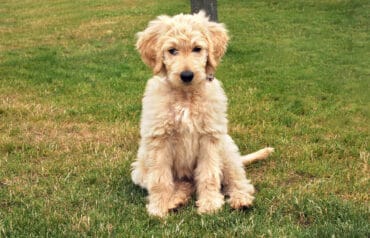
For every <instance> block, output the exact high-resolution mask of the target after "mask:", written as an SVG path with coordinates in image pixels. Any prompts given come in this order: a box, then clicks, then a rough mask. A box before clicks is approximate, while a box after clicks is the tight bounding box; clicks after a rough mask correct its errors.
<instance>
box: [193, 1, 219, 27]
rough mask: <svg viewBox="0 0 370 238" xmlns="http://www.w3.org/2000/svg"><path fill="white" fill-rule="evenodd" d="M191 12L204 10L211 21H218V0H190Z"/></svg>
mask: <svg viewBox="0 0 370 238" xmlns="http://www.w3.org/2000/svg"><path fill="white" fill-rule="evenodd" d="M190 5H191V13H197V12H199V11H200V10H204V11H205V12H206V14H207V16H209V18H210V20H211V21H215V22H217V21H218V18H217V0H190Z"/></svg>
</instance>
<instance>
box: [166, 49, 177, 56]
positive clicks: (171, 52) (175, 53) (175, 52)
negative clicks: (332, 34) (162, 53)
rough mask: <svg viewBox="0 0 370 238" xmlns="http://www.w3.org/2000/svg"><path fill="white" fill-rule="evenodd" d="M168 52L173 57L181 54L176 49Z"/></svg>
mask: <svg viewBox="0 0 370 238" xmlns="http://www.w3.org/2000/svg"><path fill="white" fill-rule="evenodd" d="M168 52H169V53H170V54H171V55H177V54H178V53H179V51H178V50H176V49H174V48H171V49H169V50H168Z"/></svg>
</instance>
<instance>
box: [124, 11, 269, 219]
mask: <svg viewBox="0 0 370 238" xmlns="http://www.w3.org/2000/svg"><path fill="white" fill-rule="evenodd" d="M227 42H228V36H227V31H226V29H225V27H224V25H223V24H220V23H215V22H210V21H209V20H208V18H207V17H206V16H205V14H204V13H203V12H200V13H199V14H195V15H184V14H180V15H176V16H174V17H168V16H159V17H158V18H157V19H155V20H153V21H151V22H150V23H149V26H148V27H147V28H146V29H145V30H144V31H143V32H139V33H138V41H137V44H136V46H137V49H138V51H139V52H140V55H141V58H142V60H143V61H144V63H146V64H147V65H148V66H149V67H151V68H152V69H153V73H154V76H153V78H151V79H150V80H149V81H148V83H147V86H146V89H145V94H144V98H143V110H142V115H141V131H140V134H141V141H140V146H139V151H138V156H137V160H136V161H135V162H134V163H133V164H132V168H133V170H132V174H131V176H132V180H133V182H134V183H135V184H137V185H139V186H141V187H143V188H145V189H147V190H148V193H149V195H148V198H149V203H148V205H147V210H148V212H149V214H151V215H155V216H160V217H163V216H165V215H166V214H167V213H168V212H169V211H170V210H171V209H175V208H177V207H178V206H180V205H183V204H185V203H186V202H187V201H188V200H189V198H190V196H191V194H192V193H193V192H194V191H196V193H197V202H196V204H197V206H198V212H199V213H210V212H214V211H217V210H218V209H219V208H220V207H221V206H222V205H223V204H224V195H228V196H229V197H230V198H229V200H228V202H229V203H230V205H231V207H233V208H235V209H238V208H242V207H245V206H250V205H251V204H252V201H253V199H254V197H253V193H254V187H253V185H251V184H250V182H249V181H248V180H247V179H246V177H245V171H244V168H243V163H245V164H246V163H250V162H253V161H254V160H258V159H263V158H266V157H267V156H268V155H269V154H270V153H271V152H272V150H273V149H272V148H265V149H262V150H260V151H258V152H255V153H253V154H250V155H247V156H244V157H242V156H241V155H240V154H239V151H238V148H237V146H236V145H235V143H234V142H233V140H232V139H231V137H230V136H229V135H228V134H227V117H226V116H227V115H226V110H227V98H226V95H225V93H224V91H223V89H222V86H221V83H220V82H219V81H218V80H217V79H214V80H212V81H210V80H207V76H208V75H210V74H213V73H214V71H215V69H216V67H217V65H218V64H219V62H220V60H221V58H222V56H223V55H224V53H225V51H226V47H227ZM196 48H198V49H200V50H194V49H196ZM171 49H172V50H173V51H174V50H175V53H174V52H172V53H171ZM185 70H187V71H191V72H193V73H194V78H193V80H192V81H191V83H184V82H182V80H181V76H180V74H181V72H183V71H185ZM221 185H222V186H223V191H221Z"/></svg>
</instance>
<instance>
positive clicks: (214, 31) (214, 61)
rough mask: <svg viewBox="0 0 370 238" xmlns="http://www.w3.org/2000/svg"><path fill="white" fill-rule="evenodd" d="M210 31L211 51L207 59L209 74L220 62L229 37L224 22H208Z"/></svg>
mask: <svg viewBox="0 0 370 238" xmlns="http://www.w3.org/2000/svg"><path fill="white" fill-rule="evenodd" d="M207 28H208V31H209V38H208V41H209V53H208V61H207V69H206V71H207V74H213V73H214V71H215V70H216V67H217V65H218V63H219V62H220V60H221V58H222V56H223V55H224V54H225V52H226V48H227V42H228V41H229V37H228V35H227V30H226V27H225V25H224V24H222V23H216V22H211V21H209V22H208V27H207Z"/></svg>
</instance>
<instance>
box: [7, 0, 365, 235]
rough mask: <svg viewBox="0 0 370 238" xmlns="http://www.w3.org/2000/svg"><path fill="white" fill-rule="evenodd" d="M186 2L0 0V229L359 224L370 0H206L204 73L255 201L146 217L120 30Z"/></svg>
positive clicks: (304, 230) (129, 33)
mask: <svg viewBox="0 0 370 238" xmlns="http://www.w3.org/2000/svg"><path fill="white" fill-rule="evenodd" d="M189 9H190V1H170V0H161V1H129V0H123V1H122V0H109V1H108V0H107V1H86V0H83V1H72V0H57V1H36V0H27V1H0V237H40V236H41V237H46V236H47V237H61V236H63V237H80V236H94V237H107V236H117V237H151V236H155V237H157V236H159V237H162V236H165V237H166V236H168V237H174V236H178V237H204V236H205V237H232V236H239V237H333V235H334V236H335V237H369V236H370V225H369V223H370V206H369V204H370V197H369V194H370V181H369V177H370V169H369V163H370V148H369V139H370V126H369V125H370V120H369V117H370V116H369V114H370V111H369V109H370V96H369V95H370V53H369V52H370V45H369V42H370V32H369V26H370V15H369V11H370V2H369V1H365V0H353V1H339V0H322V1H318V0H317V1H299V0H296V1H272V0H271V1H252V0H251V1H243V0H239V1H234V0H220V1H219V5H218V13H219V19H220V21H221V22H224V23H225V24H226V25H227V27H228V29H229V33H230V35H231V41H230V45H229V49H228V52H227V54H226V55H225V57H224V59H223V62H222V64H221V65H220V67H219V69H218V71H217V73H216V76H217V78H218V79H220V80H221V81H222V82H223V84H224V88H225V91H226V93H227V95H228V97H229V111H228V114H229V121H230V124H229V131H230V134H231V135H232V137H233V138H234V139H235V141H236V143H237V144H238V146H239V147H240V150H241V152H242V153H248V152H251V151H254V150H257V149H259V148H262V147H264V146H266V145H271V146H273V147H275V148H276V153H275V154H274V155H273V156H272V157H271V158H270V159H269V160H267V161H263V162H259V163H256V164H253V165H251V166H249V167H247V168H246V171H247V175H248V177H249V178H251V179H252V181H253V183H254V184H255V185H256V188H257V190H258V193H257V194H256V201H255V206H254V207H253V208H251V209H249V210H246V211H233V210H232V209H230V207H229V206H227V205H226V206H224V208H223V209H222V210H221V211H220V212H219V213H217V214H215V215H204V216H199V215H197V213H196V209H195V206H194V199H193V200H192V202H191V204H189V205H188V206H186V207H184V208H182V209H180V210H179V211H178V212H177V213H173V214H171V215H170V216H169V217H168V218H167V219H165V220H159V219H156V218H153V217H149V216H148V215H147V213H146V210H145V203H146V200H145V196H146V192H145V191H143V190H142V189H140V188H138V187H136V186H134V185H133V184H132V182H131V180H130V175H129V172H130V163H131V162H132V161H133V160H134V159H135V156H136V151H137V148H138V145H137V144H138V140H139V118H140V111H141V97H142V94H143V91H144V86H145V83H146V80H147V79H148V78H149V77H150V76H151V72H150V70H149V69H148V68H147V67H146V66H145V65H144V64H143V63H142V62H141V60H140V57H139V55H138V53H137V52H136V50H135V48H134V43H135V33H136V32H138V31H140V30H143V29H144V28H145V27H146V25H147V23H148V21H149V20H151V19H153V18H154V17H155V16H157V15H160V14H170V15H173V14H176V13H180V12H189Z"/></svg>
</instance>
